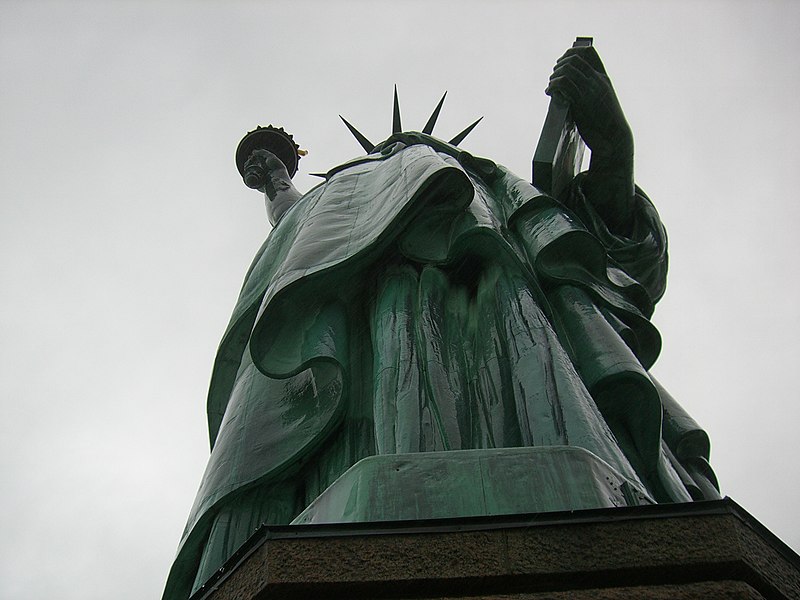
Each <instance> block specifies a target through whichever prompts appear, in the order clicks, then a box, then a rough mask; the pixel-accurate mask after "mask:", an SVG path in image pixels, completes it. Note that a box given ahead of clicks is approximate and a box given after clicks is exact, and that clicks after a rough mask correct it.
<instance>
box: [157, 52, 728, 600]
mask: <svg viewBox="0 0 800 600" xmlns="http://www.w3.org/2000/svg"><path fill="white" fill-rule="evenodd" d="M576 90H578V91H576ZM548 93H558V94H559V95H563V96H564V98H566V101H567V102H568V103H569V109H570V113H571V115H572V117H573V119H574V123H575V127H577V131H578V132H579V133H580V135H581V137H582V139H583V140H584V141H585V142H586V144H587V145H588V146H589V147H590V148H591V150H592V161H591V165H590V168H589V170H588V171H587V172H585V173H581V174H579V175H577V176H576V177H574V178H573V179H572V180H571V181H569V184H568V185H567V186H566V187H565V189H564V190H563V192H562V193H561V194H559V195H557V197H554V196H552V195H549V194H547V193H544V192H543V191H542V190H539V189H537V188H536V187H534V186H533V185H531V184H530V183H529V182H527V181H525V180H523V179H521V178H519V177H517V176H515V175H514V174H513V173H510V172H509V171H508V170H506V169H505V168H503V167H502V166H500V165H497V164H495V163H494V162H492V161H491V160H488V159H485V158H477V157H474V156H472V155H471V154H469V153H467V152H464V151H462V150H460V149H459V148H456V147H455V146H454V145H452V144H449V143H446V142H444V141H442V140H440V139H437V138H434V137H432V136H430V135H428V134H424V133H418V132H401V133H395V134H393V135H392V136H391V137H390V138H389V139H387V140H385V141H384V142H382V143H380V144H378V145H377V146H375V147H374V148H373V147H372V144H371V143H370V142H368V141H367V140H366V139H365V138H364V139H363V140H361V141H362V144H363V145H364V147H365V149H367V151H368V154H367V156H362V157H359V158H356V159H354V160H352V161H350V162H348V163H345V164H343V165H339V166H337V167H334V168H332V169H331V170H330V171H329V172H328V173H327V174H326V175H325V181H324V183H322V184H320V185H319V186H317V187H316V188H314V189H312V190H311V191H309V192H308V193H306V194H300V193H299V192H298V191H297V190H295V189H294V187H293V185H292V184H291V181H289V177H288V174H286V170H285V169H284V168H283V166H282V164H281V163H280V161H277V160H273V159H274V157H273V156H270V154H269V152H267V151H264V150H259V151H257V152H254V153H253V156H251V157H250V159H248V161H247V163H246V164H245V171H246V172H248V173H249V174H250V175H252V179H253V180H259V181H265V182H267V183H266V184H265V186H264V188H263V190H262V191H263V192H264V193H265V195H266V199H267V204H268V214H269V215H270V218H271V219H273V220H274V221H275V223H276V225H275V227H274V229H273V230H272V232H271V233H270V236H269V237H268V239H267V240H266V241H265V242H264V245H263V246H262V247H261V249H260V250H259V251H258V253H257V254H256V257H255V260H254V261H253V264H252V265H251V267H250V269H249V271H248V272H247V275H246V277H245V281H244V285H243V287H242V291H241V293H240V296H239V300H238V302H237V304H236V306H235V308H234V311H233V316H232V317H231V320H230V323H229V325H228V328H227V330H226V332H225V334H224V336H223V339H222V342H221V344H220V347H219V350H218V353H217V358H216V361H215V364H214V370H213V374H212V379H211V385H210V390H209V396H208V423H209V436H210V441H211V447H212V451H211V457H210V459H209V463H208V467H207V469H206V473H205V475H204V477H203V481H202V483H201V486H200V490H199V492H198V495H197V498H196V501H195V504H194V506H193V508H192V511H191V514H190V516H189V520H188V523H187V525H186V529H185V531H184V535H183V539H182V540H181V544H180V547H179V551H178V556H177V558H176V561H175V564H174V565H173V568H172V571H171V572H170V576H169V579H168V583H167V589H166V591H165V594H164V598H165V599H167V600H173V599H177V598H186V597H188V596H189V595H190V594H191V593H192V591H193V590H197V589H198V588H199V586H201V585H202V584H203V583H204V582H205V581H206V580H207V579H208V577H209V576H210V575H211V574H212V573H213V572H214V571H215V570H216V569H218V568H219V567H220V566H221V565H222V564H223V563H224V561H225V560H226V558H228V557H230V556H231V555H232V554H233V552H235V551H236V549H237V548H238V547H239V546H240V545H241V544H242V543H243V542H244V541H245V540H246V539H247V538H248V537H249V535H250V534H251V533H252V531H253V530H254V528H255V527H257V526H258V525H260V524H261V523H274V524H287V523H290V522H291V521H292V520H294V519H295V518H297V517H298V515H300V514H301V513H303V511H304V510H306V509H307V508H308V507H310V506H311V505H312V504H313V503H314V502H315V501H316V500H317V499H318V498H320V497H321V496H323V495H324V493H325V490H326V489H328V488H329V486H331V484H333V483H334V482H335V481H337V479H339V478H340V477H341V476H342V475H343V474H344V473H346V472H348V470H349V469H351V467H353V466H354V465H356V463H359V461H361V460H362V459H365V458H368V457H387V458H385V459H384V458H381V459H380V460H377V459H375V460H373V461H372V462H368V463H361V464H362V465H363V464H368V465H371V466H370V467H369V468H368V469H366V468H364V469H365V470H364V469H362V470H361V471H360V472H359V473H360V474H358V476H355V475H352V473H353V472H352V471H351V472H350V473H351V475H348V476H347V477H345V478H343V479H342V480H340V481H339V483H338V484H337V486H338V487H336V488H335V490H334V491H331V492H328V496H330V495H336V494H338V495H340V496H342V495H343V496H342V497H346V498H350V497H352V498H355V499H356V500H354V501H358V502H363V498H364V497H365V496H364V495H363V494H362V493H361V492H359V490H357V489H355V488H354V487H351V488H348V487H347V486H348V485H350V486H356V485H362V484H358V482H359V481H362V480H361V479H359V478H361V477H367V480H366V481H365V482H364V483H363V485H365V486H366V489H373V491H374V493H373V496H374V497H376V498H377V497H385V496H386V494H387V493H388V492H389V491H392V493H393V494H400V497H399V498H397V502H396V503H393V504H392V505H391V507H394V508H391V507H390V505H389V504H387V503H386V502H383V501H377V500H376V501H375V502H374V503H373V504H371V505H370V506H368V507H367V508H364V509H363V510H358V511H355V512H353V511H350V512H347V511H344V512H342V511H339V512H340V514H345V513H347V514H348V515H350V517H348V518H351V517H352V518H368V519H376V520H379V519H386V518H392V515H397V514H412V513H413V512H414V511H411V512H408V511H406V512H403V511H404V509H403V508H402V507H403V506H404V504H405V503H413V502H416V501H418V500H415V497H416V496H418V495H419V494H420V493H422V494H424V490H425V489H426V485H421V484H420V485H416V486H411V485H410V484H409V485H402V482H398V480H396V479H394V478H393V477H392V468H391V467H389V465H393V464H395V463H393V461H394V460H400V459H396V458H393V457H396V456H397V455H402V461H404V464H409V465H412V466H411V467H409V468H410V471H409V472H410V473H416V474H417V475H418V477H419V478H422V479H421V480H425V479H426V478H428V479H430V478H433V479H432V484H431V486H430V487H431V490H432V491H431V494H432V495H431V497H430V498H428V499H427V500H425V502H426V503H427V504H428V506H429V508H430V509H431V510H430V514H434V515H447V516H458V515H463V514H465V513H464V512H463V510H462V509H463V506H462V505H464V506H467V505H469V506H473V507H474V506H476V502H477V496H476V497H473V498H470V497H466V498H462V497H460V496H459V497H457V496H456V494H455V493H441V490H442V489H451V490H452V489H460V490H462V491H463V493H465V494H467V495H468V494H470V493H474V494H479V493H482V492H479V487H480V486H473V485H470V484H468V483H465V482H468V480H469V478H468V477H467V474H466V472H467V471H468V470H469V469H470V468H471V467H470V466H469V465H470V464H472V465H473V466H474V463H471V462H470V460H471V459H470V460H466V459H465V460H466V461H465V462H464V461H463V460H462V459H463V457H464V456H465V455H464V454H462V453H461V451H480V452H484V453H485V452H489V453H490V454H491V453H493V452H499V453H500V454H503V453H504V452H506V450H507V449H512V448H524V449H528V451H530V449H535V450H536V453H538V454H537V455H538V456H540V457H548V456H549V457H551V458H550V459H546V458H541V460H542V461H544V462H542V463H541V464H543V465H544V464H547V465H550V466H548V467H546V468H545V467H542V468H541V470H540V471H539V475H535V474H534V473H533V471H532V472H531V475H530V479H528V480H523V481H520V482H518V483H519V485H518V486H516V485H510V484H509V485H500V486H499V487H497V488H496V489H498V490H501V492H499V493H500V494H501V496H504V497H503V498H502V499H498V500H497V502H496V503H495V504H496V506H494V505H493V506H494V508H491V507H490V508H488V509H487V510H495V509H496V508H497V507H498V506H505V507H515V506H516V507H529V508H530V507H533V508H532V510H563V509H565V508H570V506H571V507H572V508H574V509H577V508H585V507H586V506H588V505H587V504H586V502H588V503H589V504H591V505H598V506H602V505H603V502H605V500H602V501H601V500H597V498H596V494H595V492H596V491H597V490H598V487H597V477H596V475H597V473H598V472H599V471H597V470H595V469H594V467H592V468H586V469H582V468H579V467H575V468H572V467H570V468H567V467H566V466H564V468H563V469H561V470H563V471H564V477H563V479H560V480H559V481H558V482H557V484H554V485H552V486H544V485H540V482H539V483H537V481H538V480H537V479H536V477H538V476H540V475H542V473H547V474H549V475H548V476H550V475H552V474H553V473H556V472H557V471H558V470H559V469H558V468H555V467H553V466H552V465H557V464H561V463H559V462H558V460H560V459H559V458H553V457H561V458H563V457H565V456H570V457H575V456H578V455H580V456H584V457H586V456H590V457H591V458H590V459H588V462H583V463H580V464H583V465H584V466H585V465H587V464H592V465H595V466H596V465H601V464H602V465H605V466H604V467H603V469H606V468H607V469H609V471H608V473H613V475H614V477H616V478H617V479H618V480H619V482H620V483H619V485H620V486H622V487H624V488H625V489H626V490H628V495H627V498H628V500H626V501H629V500H630V498H635V499H636V501H637V502H686V501H690V500H693V499H708V498H716V497H718V492H717V489H716V480H715V479H714V475H713V472H712V471H711V469H710V467H709V466H708V452H709V445H708V438H707V437H706V436H705V433H704V432H703V431H702V429H701V428H700V427H699V426H698V425H697V424H696V423H695V422H694V421H693V420H692V419H691V417H690V416H689V415H688V414H687V413H686V412H685V411H684V410H683V409H682V408H681V407H680V405H679V404H678V402H676V401H675V399H674V398H672V397H671V396H670V395H669V394H668V393H667V392H666V390H665V389H664V388H663V387H661V385H660V384H659V383H658V382H656V381H655V380H654V379H653V377H652V376H651V375H650V373H649V369H650V367H651V366H652V365H653V363H654V362H655V360H656V358H657V357H658V354H659V350H660V347H661V339H660V336H659V334H658V331H657V330H656V329H655V327H654V326H653V325H652V324H651V322H650V320H649V319H650V316H651V315H652V312H653V308H654V304H655V302H657V301H658V299H659V298H660V297H661V296H662V294H663V293H664V288H665V281H666V272H667V239H666V233H665V231H664V228H663V226H662V224H661V222H660V220H659V218H658V214H657V212H656V210H655V208H654V206H653V204H652V203H651V202H650V200H649V199H648V198H647V196H646V195H645V194H644V193H643V192H642V191H641V190H640V189H639V188H638V187H635V186H634V184H633V160H632V156H633V155H632V152H633V138H632V135H631V134H630V128H629V127H628V125H627V123H626V122H625V119H624V116H623V115H622V112H621V109H620V108H619V104H618V102H617V101H616V96H615V95H614V92H613V88H612V87H611V85H610V81H609V80H608V76H607V75H606V73H605V70H604V68H603V66H602V63H600V60H599V57H598V56H597V54H596V52H595V50H594V48H591V47H582V48H572V49H570V50H568V51H567V53H566V54H565V55H564V56H563V57H562V58H561V59H560V60H559V62H558V63H557V64H556V67H555V69H554V73H553V77H552V78H551V81H550V84H549V86H548ZM440 105H441V103H440ZM436 112H437V113H438V107H437V110H436ZM397 114H398V115H399V109H398V111H397ZM434 120H435V119H434ZM398 122H399V120H398ZM350 127H351V126H350ZM431 127H432V124H431ZM426 129H427V130H430V128H429V127H427V126H426ZM351 130H354V128H352V127H351ZM359 135H360V134H359ZM357 137H358V136H357ZM361 137H363V136H361ZM457 137H458V136H457ZM265 152H266V154H265ZM556 159H558V157H556ZM259 170H261V171H263V173H259ZM504 449H506V450H504ZM565 449H567V450H565ZM455 451H459V452H455ZM448 452H450V453H452V454H449V455H448ZM514 452H516V451H511V450H508V451H507V453H506V454H503V455H504V456H509V455H514ZM423 453H436V454H435V455H425V454H423ZM415 455H416V456H419V457H420V462H419V464H415V462H414V456H415ZM459 456H460V457H462V458H459ZM448 457H450V458H452V461H453V465H450V466H448V464H447V461H448V460H449V458H448ZM520 460H522V459H520ZM459 461H461V462H459ZM548 461H549V462H548ZM498 464H508V463H502V461H501V463H498ZM564 464H566V463H564ZM570 464H572V463H570ZM576 464H578V463H576ZM381 465H383V466H381ZM562 466H563V465H562ZM573 466H574V464H573ZM450 467H452V469H451V470H455V471H459V470H460V472H461V473H462V475H463V476H462V475H459V476H458V477H456V480H457V481H460V482H461V484H459V485H455V484H453V485H451V486H450V487H449V488H448V487H447V485H444V483H442V485H444V487H441V486H440V487H436V485H433V484H434V483H436V475H435V473H437V472H444V471H443V469H444V470H447V469H448V468H450ZM498 468H500V467H498ZM387 469H388V470H387ZM515 469H516V467H514V469H512V471H513V472H514V473H515V474H514V475H513V477H510V478H509V479H507V482H511V481H512V480H513V479H516V478H524V477H525V475H524V472H525V469H524V468H522V469H518V470H515ZM370 473H372V475H370ZM592 473H594V475H592ZM609 476H610V475H609ZM412 479H413V477H412ZM348 482H350V483H348ZM382 482H383V483H382ZM451 483H452V480H451ZM437 485H438V484H437ZM370 486H371V487H370ZM434 488H436V489H439V490H440V492H437V493H434V492H433V489H434ZM473 488H474V489H473ZM332 489H333V488H332ZM404 489H408V490H409V493H408V496H404V495H403V494H404V492H403V490H404ZM471 489H473V491H472V492H470V491H469V490H471ZM620 489H621V488H620ZM412 490H413V492H412ZM502 490H504V491H502ZM557 490H560V491H557ZM361 491H363V490H361ZM376 494H377V496H375V495H376ZM381 494H383V496H381ZM587 494H588V495H589V496H591V497H594V498H595V499H594V500H587V501H586V502H584V501H583V500H581V501H578V500H574V499H576V498H584V499H585V498H587V497H589V496H587ZM593 494H594V496H593ZM520 495H521V496H522V497H520ZM528 495H531V497H528ZM328 496H326V497H328ZM322 502H323V501H322V500H320V502H318V503H317V504H315V505H314V506H316V507H317V508H319V507H320V503H322ZM432 502H433V503H434V504H437V506H433V505H432V504H431V503H432ZM611 502H612V504H613V501H611ZM592 503H594V504H592ZM334 504H335V503H334ZM346 504H347V502H345V505H346ZM438 504H441V505H438ZM478 504H480V503H478ZM398 507H399V508H398ZM553 507H557V508H553ZM390 508H391V509H390ZM309 510H311V509H309ZM326 510H327V509H326ZM337 510H338V509H337ZM398 510H399V511H400V512H399V513H398V512H397V511H398ZM470 510H472V509H470ZM509 510H512V509H509ZM513 510H522V509H521V508H518V509H513ZM526 510H527V509H526ZM312 512H313V511H312ZM334 512H335V511H334ZM306 514H307V515H308V514H310V513H306ZM328 514H330V511H329V512H328ZM353 515H355V516H353ZM358 515H361V516H360V517H359V516H358ZM326 518H327V517H326ZM342 518H344V517H342Z"/></svg>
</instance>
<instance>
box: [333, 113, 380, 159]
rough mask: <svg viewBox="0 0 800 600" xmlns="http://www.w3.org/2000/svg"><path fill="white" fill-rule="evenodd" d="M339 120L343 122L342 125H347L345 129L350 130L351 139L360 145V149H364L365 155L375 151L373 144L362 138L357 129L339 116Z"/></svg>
mask: <svg viewBox="0 0 800 600" xmlns="http://www.w3.org/2000/svg"><path fill="white" fill-rule="evenodd" d="M339 118H340V119H341V120H342V121H344V124H345V125H347V128H348V129H349V130H350V133H352V134H353V137H354V138H356V140H358V143H359V144H361V147H362V148H364V150H366V152H367V154H369V153H370V152H372V151H373V150H374V149H375V144H373V143H372V142H370V141H369V140H368V139H367V138H366V137H364V135H363V134H362V133H361V132H360V131H359V130H358V129H356V128H355V127H353V126H352V125H350V123H348V122H347V119H345V118H344V117H343V116H342V115H339Z"/></svg>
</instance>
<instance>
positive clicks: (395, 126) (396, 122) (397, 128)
mask: <svg viewBox="0 0 800 600" xmlns="http://www.w3.org/2000/svg"><path fill="white" fill-rule="evenodd" d="M401 131H403V126H402V125H401V124H400V102H398V100H397V84H395V85H394V118H393V119H392V133H400V132H401Z"/></svg>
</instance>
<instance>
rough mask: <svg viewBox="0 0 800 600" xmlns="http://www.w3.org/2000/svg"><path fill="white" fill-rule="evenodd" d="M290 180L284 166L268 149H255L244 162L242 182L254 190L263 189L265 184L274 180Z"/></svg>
mask: <svg viewBox="0 0 800 600" xmlns="http://www.w3.org/2000/svg"><path fill="white" fill-rule="evenodd" d="M276 179H277V180H285V181H286V182H290V181H291V178H290V177H289V173H288V171H287V170H286V166H285V165H284V164H283V162H281V159H279V158H278V157H277V156H275V155H274V154H273V153H272V152H270V151H269V150H264V149H261V148H259V149H256V150H253V152H252V153H251V154H250V158H248V159H247V161H246V162H245V163H244V183H245V185H246V186H247V187H249V188H252V189H254V190H260V191H262V192H263V191H265V188H266V186H267V184H268V183H269V182H271V181H274V180H276Z"/></svg>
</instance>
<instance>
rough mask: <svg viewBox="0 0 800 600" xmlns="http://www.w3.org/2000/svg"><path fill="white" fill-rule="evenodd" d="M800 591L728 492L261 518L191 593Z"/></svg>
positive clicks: (791, 560)
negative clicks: (690, 499) (552, 507)
mask: <svg viewBox="0 0 800 600" xmlns="http://www.w3.org/2000/svg"><path fill="white" fill-rule="evenodd" d="M263 598H286V599H294V598H297V599H299V598H320V599H334V598H337V599H338V598H341V599H343V598H374V599H379V598H387V599H388V598H396V599H398V598H409V599H410V598H415V599H426V598H427V599H433V598H442V599H444V598H449V599H457V598H470V599H471V600H478V599H488V598H502V599H506V600H523V599H525V600H534V599H537V600H538V599H545V598H547V599H558V600H561V599H563V600H567V599H578V600H582V599H584V598H585V599H589V598H593V599H596V598H601V599H602V598H650V599H662V598H663V599H665V600H666V599H676V598H677V599H682V598H753V599H756V598H768V599H769V598H796V599H800V557H798V555H797V554H795V553H794V552H793V551H792V550H791V549H789V548H788V547H787V546H786V545H785V544H783V543H782V542H781V541H780V540H778V539H777V538H776V537H775V536H774V535H772V534H771V533H770V532H769V531H768V530H767V529H766V528H764V527H763V526H762V525H761V524H760V523H758V522H757V521H756V520H755V519H754V518H753V517H751V516H750V515H749V514H748V513H747V512H745V511H744V510H743V509H742V508H741V507H739V506H738V505H737V504H736V503H735V502H733V501H732V500H730V499H724V500H718V501H711V502H694V503H689V504H677V505H675V504H673V505H663V504H662V505H652V506H635V507H622V508H600V509H592V510H580V511H568V512H566V511H565V512H549V513H537V514H524V515H512V516H493V517H464V518H450V519H432V520H424V521H395V522H380V523H339V524H324V525H287V526H280V527H263V528H262V529H260V530H259V531H258V532H256V534H255V535H254V536H253V537H252V538H251V539H250V541H249V542H248V543H247V544H246V545H245V546H244V547H243V548H242V549H241V550H240V551H239V552H238V553H237V554H236V555H235V556H233V557H232V558H231V560H230V561H229V562H228V564H227V565H226V566H225V568H224V569H223V570H222V571H221V572H220V573H218V574H217V575H216V576H215V577H214V578H212V579H211V581H209V583H208V584H207V585H206V586H205V587H204V588H203V589H201V590H199V591H198V593H197V594H195V596H194V597H193V600H200V599H203V600H233V599H237V600H245V599H247V600H257V599H263Z"/></svg>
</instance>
